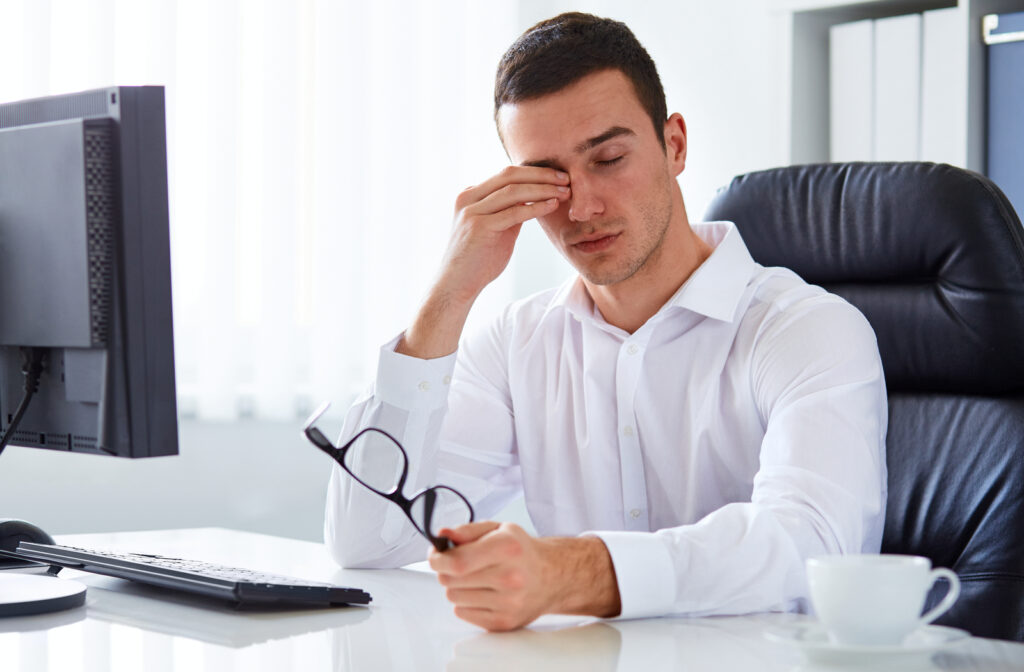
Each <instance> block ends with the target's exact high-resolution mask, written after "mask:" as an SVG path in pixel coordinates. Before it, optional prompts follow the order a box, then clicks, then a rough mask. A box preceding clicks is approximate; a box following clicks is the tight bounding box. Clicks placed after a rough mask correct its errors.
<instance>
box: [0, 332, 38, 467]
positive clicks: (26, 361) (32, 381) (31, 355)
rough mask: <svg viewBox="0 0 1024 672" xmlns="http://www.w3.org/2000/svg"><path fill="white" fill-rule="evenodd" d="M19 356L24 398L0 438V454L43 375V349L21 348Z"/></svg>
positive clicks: (12, 434) (15, 428)
mask: <svg viewBox="0 0 1024 672" xmlns="http://www.w3.org/2000/svg"><path fill="white" fill-rule="evenodd" d="M21 356H22V358H23V362H22V365H21V372H22V373H23V374H25V396H24V397H22V398H21V403H20V404H18V410H16V411H15V412H14V416H13V417H12V418H11V422H10V423H9V424H8V426H7V431H6V432H4V435H3V436H2V437H0V453H3V452H4V448H6V447H7V444H8V442H10V440H11V437H13V436H14V432H15V431H16V430H17V429H18V425H19V424H20V423H21V417H22V416H23V415H25V411H26V410H28V404H29V402H30V401H31V400H32V395H34V394H35V393H36V392H37V391H38V390H39V377H40V376H41V375H42V374H43V362H44V361H45V359H46V349H45V348H22V349H21Z"/></svg>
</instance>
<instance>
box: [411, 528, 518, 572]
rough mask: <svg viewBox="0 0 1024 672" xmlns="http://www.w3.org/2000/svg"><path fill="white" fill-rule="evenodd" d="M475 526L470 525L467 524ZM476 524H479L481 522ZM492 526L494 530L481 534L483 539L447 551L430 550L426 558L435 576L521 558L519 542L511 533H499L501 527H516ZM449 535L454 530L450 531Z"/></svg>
mask: <svg viewBox="0 0 1024 672" xmlns="http://www.w3.org/2000/svg"><path fill="white" fill-rule="evenodd" d="M476 524H477V523H470V525H476ZM479 524H480V525H483V524H484V523H479ZM494 525H495V527H494V528H493V529H492V530H491V531H489V532H486V533H484V534H483V536H481V537H479V538H477V539H476V540H475V541H471V542H467V543H464V544H462V545H457V546H456V547H455V548H452V549H449V550H447V551H445V552H444V553H437V552H436V551H431V553H430V556H429V563H430V566H431V568H433V570H434V571H436V572H437V573H438V574H439V575H441V574H455V575H462V576H464V575H467V574H472V573H473V572H479V571H480V570H482V569H484V568H486V567H490V566H491V565H496V564H499V563H501V562H504V561H506V560H508V559H509V558H514V557H517V556H519V555H521V554H522V551H523V549H522V541H521V540H520V539H518V538H517V537H516V536H515V535H514V534H511V533H510V532H508V531H504V532H503V531H502V528H503V527H517V526H511V525H509V524H508V523H504V524H503V525H497V524H496V523H495V524H494ZM464 527H465V526H464ZM517 529H518V527H517ZM452 532H456V531H455V530H452ZM474 532H475V530H474ZM524 534H525V533H524ZM449 538H451V537H449ZM453 541H454V539H453ZM456 543H457V542H456Z"/></svg>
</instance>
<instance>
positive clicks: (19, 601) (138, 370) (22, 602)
mask: <svg viewBox="0 0 1024 672" xmlns="http://www.w3.org/2000/svg"><path fill="white" fill-rule="evenodd" d="M7 445H17V446H26V447H30V448H45V449H49V450H59V451H66V452H82V453H94V454H99V455H113V456H119V457H154V456H158V455H174V454H177V452H178V423H177V402H176V399H175V384H174V339H173V329H172V322H171V263H170V235H169V231H168V206H167V141H166V130H165V123H164V91H163V88H162V87H158V86H143V87H113V88H108V89H97V90H94V91H84V92H81V93H74V94H68V95H61V96H51V97H46V98H37V99H34V100H25V101H19V102H13V103H4V104H0V452H2V451H3V450H4V448H5V447H6V446H7ZM0 468H2V458H0ZM26 477H27V478H39V479H40V480H41V481H44V480H45V475H39V474H27V475H26ZM41 490H42V489H41ZM40 497H45V494H40ZM2 513H3V512H2V511H0V549H2V550H7V551H10V550H13V549H14V547H16V545H17V543H18V542H19V541H44V542H45V541H48V540H49V536H48V535H46V533H45V532H43V531H42V530H40V529H39V528H36V527H35V526H33V525H31V524H28V523H25V522H24V521H15V520H9V519H3V518H2ZM17 564H19V563H18V562H17V561H12V560H11V559H10V558H9V557H7V559H6V561H5V560H4V559H3V558H0V568H2V567H4V566H5V565H6V568H10V567H11V566H12V565H17ZM21 564H24V563H21ZM0 588H2V590H0V616H5V615H25V614H29V613H38V612H43V611H52V610H58V609H64V608H70V607H74V606H79V605H81V604H82V603H83V602H84V597H85V588H84V587H83V586H78V585H76V584H75V583H74V582H65V581H61V580H59V579H52V580H51V579H49V578H48V577H40V576H23V575H16V574H11V573H10V572H3V575H2V576H0ZM12 596H13V597H12Z"/></svg>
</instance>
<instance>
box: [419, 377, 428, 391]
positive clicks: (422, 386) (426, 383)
mask: <svg viewBox="0 0 1024 672" xmlns="http://www.w3.org/2000/svg"><path fill="white" fill-rule="evenodd" d="M419 388H420V389H421V390H423V391H424V392H426V391H427V390H429V389H430V383H428V382H427V381H425V380H424V381H423V382H421V383H420V385H419Z"/></svg>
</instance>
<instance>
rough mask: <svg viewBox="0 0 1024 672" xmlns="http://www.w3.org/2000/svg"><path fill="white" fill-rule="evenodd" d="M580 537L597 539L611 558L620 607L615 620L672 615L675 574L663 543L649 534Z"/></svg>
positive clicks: (601, 533)
mask: <svg viewBox="0 0 1024 672" xmlns="http://www.w3.org/2000/svg"><path fill="white" fill-rule="evenodd" d="M582 536H588V537H598V538H599V539H600V540H601V541H603V542H604V545H605V547H607V549H608V554H609V555H610V556H611V558H612V565H613V567H614V568H615V580H616V581H617V582H618V584H619V600H620V602H621V604H622V611H621V612H619V615H618V617H617V618H648V617H650V616H664V615H665V614H670V613H672V611H673V608H672V607H673V605H674V604H675V595H676V576H677V574H676V567H675V565H674V563H673V562H672V556H671V554H670V553H669V551H668V549H667V548H666V547H665V542H664V540H662V539H660V538H659V537H658V536H657V535H655V534H652V533H650V532H585V533H584V534H583V535H582Z"/></svg>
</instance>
